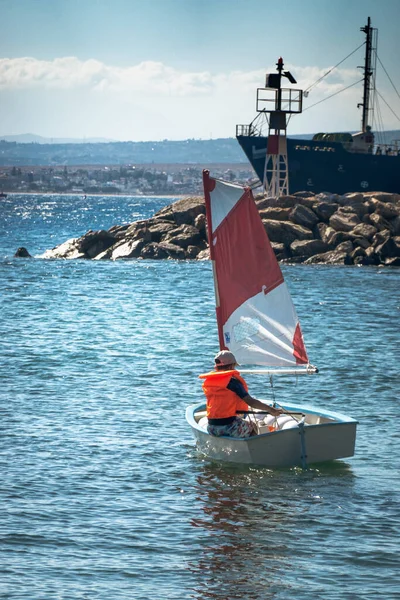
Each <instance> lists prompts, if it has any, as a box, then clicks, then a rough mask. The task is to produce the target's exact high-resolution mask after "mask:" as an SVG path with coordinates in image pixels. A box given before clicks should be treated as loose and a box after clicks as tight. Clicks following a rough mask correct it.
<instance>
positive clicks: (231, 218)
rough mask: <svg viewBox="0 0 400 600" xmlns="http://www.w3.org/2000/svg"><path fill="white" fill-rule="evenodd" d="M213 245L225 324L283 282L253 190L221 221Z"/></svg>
mask: <svg viewBox="0 0 400 600" xmlns="http://www.w3.org/2000/svg"><path fill="white" fill-rule="evenodd" d="M212 245H213V252H212V254H213V256H214V258H215V262H216V271H217V281H218V291H219V300H220V307H219V308H220V311H219V313H220V314H219V317H220V320H221V323H222V324H223V323H226V321H227V320H228V318H229V317H230V315H231V314H232V313H233V312H234V311H235V310H236V309H237V308H239V306H241V305H242V304H243V303H244V302H245V301H246V300H248V299H249V298H252V297H253V296H255V295H256V294H259V293H260V292H261V291H262V290H264V293H265V294H267V293H268V292H270V291H271V290H273V289H274V288H276V287H277V286H278V285H280V284H281V283H283V276H282V272H281V269H280V267H279V264H278V261H277V260H276V257H275V254H274V251H273V249H272V247H271V244H270V241H269V239H268V236H267V234H266V231H265V229H264V226H263V224H262V221H261V219H260V215H259V214H258V209H257V207H256V205H255V203H254V200H253V195H252V193H251V190H249V189H247V190H245V192H244V194H243V195H242V197H241V198H240V200H239V201H238V202H237V203H236V204H235V206H234V207H233V209H232V210H231V211H230V213H228V215H227V216H226V217H225V219H224V220H223V221H222V222H221V223H220V225H219V226H218V228H217V229H216V231H215V232H214V235H213V239H212Z"/></svg>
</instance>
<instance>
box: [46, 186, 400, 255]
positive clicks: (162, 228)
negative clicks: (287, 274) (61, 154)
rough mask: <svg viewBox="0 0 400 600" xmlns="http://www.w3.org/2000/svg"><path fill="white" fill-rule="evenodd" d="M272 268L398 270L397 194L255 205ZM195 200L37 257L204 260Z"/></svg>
mask: <svg viewBox="0 0 400 600" xmlns="http://www.w3.org/2000/svg"><path fill="white" fill-rule="evenodd" d="M256 204H257V207H258V210H259V212H260V216H261V219H262V221H263V224H264V227H265V230H266V232H267V233H268V236H269V238H270V240H271V244H272V247H273V249H274V252H275V254H276V256H277V258H278V260H279V261H281V262H284V263H305V264H318V263H322V264H346V265H387V266H400V194H388V193H384V192H368V193H364V194H361V193H350V194H345V195H343V196H339V195H335V194H329V193H322V194H317V195H314V194H312V193H311V192H297V193H296V194H294V195H292V196H282V197H280V198H277V199H275V198H257V199H256ZM208 257H209V252H208V241H207V233H206V222H205V206H204V200H203V198H199V197H191V198H185V199H182V200H178V201H177V202H174V203H173V204H171V205H169V206H167V207H165V208H163V209H162V210H160V211H159V212H158V213H156V214H155V215H154V216H153V217H151V218H150V219H147V220H144V221H137V222H135V223H131V224H127V225H115V226H113V227H111V229H109V230H107V231H105V230H103V231H88V232H87V233H86V234H85V235H83V236H82V237H80V238H74V239H71V240H68V241H67V242H64V243H63V244H61V245H60V246H57V247H56V248H53V249H52V250H47V251H46V252H45V254H44V255H43V258H66V259H75V258H85V259H94V260H102V259H111V260H118V259H128V258H142V259H166V258H173V259H197V260H201V259H207V258H208Z"/></svg>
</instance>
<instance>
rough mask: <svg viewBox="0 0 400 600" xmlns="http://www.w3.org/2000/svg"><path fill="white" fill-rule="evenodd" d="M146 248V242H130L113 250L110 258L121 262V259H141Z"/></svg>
mask: <svg viewBox="0 0 400 600" xmlns="http://www.w3.org/2000/svg"><path fill="white" fill-rule="evenodd" d="M144 247H145V242H144V241H143V240H140V239H139V240H128V241H126V242H124V243H123V244H120V245H119V246H117V247H116V248H114V249H112V252H111V256H110V258H111V259H112V260H119V259H121V258H139V256H141V252H142V250H143V248H144ZM96 258H97V257H96Z"/></svg>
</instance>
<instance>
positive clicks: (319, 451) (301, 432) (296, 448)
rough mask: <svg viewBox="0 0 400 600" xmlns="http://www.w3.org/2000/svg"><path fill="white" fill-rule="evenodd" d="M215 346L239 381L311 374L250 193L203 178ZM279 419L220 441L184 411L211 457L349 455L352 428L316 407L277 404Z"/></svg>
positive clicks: (200, 412) (297, 461)
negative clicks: (228, 355)
mask: <svg viewBox="0 0 400 600" xmlns="http://www.w3.org/2000/svg"><path fill="white" fill-rule="evenodd" d="M203 183H204V194H205V203H206V216H207V226H208V239H209V246H210V258H211V260H212V265H213V274H214V284H215V297H216V315H217V325H218V336H219V345H220V349H221V350H226V349H228V350H229V351H230V352H232V353H233V354H234V356H235V357H236V359H237V362H238V363H239V364H240V365H249V366H251V367H252V368H251V369H249V370H248V369H242V368H239V371H240V374H246V373H259V374H260V373H261V374H265V375H268V376H269V377H272V376H275V375H278V374H284V375H295V376H297V375H301V374H304V375H311V374H314V373H316V372H317V371H318V370H317V368H316V367H314V366H312V365H311V364H310V362H309V360H308V356H307V351H306V348H305V345H304V341H303V335H302V331H301V327H300V323H299V320H298V317H297V314H296V310H295V308H294V305H293V302H292V299H291V296H290V293H289V290H288V288H287V286H286V283H285V281H284V278H283V275H282V272H281V269H280V267H279V264H278V261H277V260H276V257H275V254H274V252H273V249H272V247H271V244H270V241H269V239H268V236H267V234H266V232H265V229H264V226H263V224H262V221H261V218H260V216H259V213H258V210H257V207H256V205H255V202H254V199H253V194H252V192H251V190H250V189H249V188H247V189H244V188H243V187H241V186H238V185H234V184H231V183H227V182H223V181H220V180H216V179H214V178H212V177H210V175H209V172H208V171H204V172H203ZM282 408H283V411H284V414H282V415H281V416H278V417H272V416H271V415H267V414H266V413H264V412H263V411H259V410H254V411H250V414H248V415H247V416H246V419H251V420H253V421H254V428H255V431H256V433H257V435H254V436H252V437H250V438H246V439H243V438H232V437H225V436H221V437H217V436H214V435H211V434H209V432H208V431H207V425H208V421H207V416H206V405H205V404H204V402H203V403H199V404H196V405H193V406H190V407H188V408H187V410H186V419H187V421H188V423H189V425H190V426H191V428H192V431H193V434H194V436H195V438H196V441H197V445H198V447H199V449H200V451H201V452H202V453H204V454H205V455H206V456H208V457H209V458H213V459H217V460H223V461H229V462H237V463H244V464H258V465H264V466H269V467H288V466H295V465H300V466H302V467H303V468H305V467H306V466H307V465H309V464H312V463H318V462H324V461H327V460H333V459H337V458H345V457H348V456H352V455H353V454H354V447H355V438H356V426H357V422H356V421H355V420H354V419H352V418H350V417H347V416H345V415H341V414H338V413H335V412H331V411H326V410H318V409H315V408H313V407H309V406H308V407H305V406H299V405H296V406H293V405H285V404H283V405H282Z"/></svg>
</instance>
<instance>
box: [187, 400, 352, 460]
mask: <svg viewBox="0 0 400 600" xmlns="http://www.w3.org/2000/svg"><path fill="white" fill-rule="evenodd" d="M283 408H284V409H285V410H287V411H293V412H299V411H300V412H302V413H303V414H305V424H304V425H303V424H301V423H300V424H299V425H298V426H296V427H294V428H292V429H284V430H281V431H274V432H268V433H263V434H261V435H257V436H254V437H251V438H248V439H239V438H229V437H216V436H213V435H210V434H209V433H208V432H207V430H206V427H205V426H204V425H203V426H201V425H200V424H199V420H200V418H201V417H202V416H204V414H205V404H196V405H192V406H189V407H188V408H187V410H186V419H187V421H188V423H189V425H190V426H191V428H192V431H193V434H194V436H195V439H196V442H197V447H198V449H199V451H200V452H201V453H202V454H204V455H205V456H207V457H208V458H210V459H213V460H218V461H224V462H230V463H238V464H245V465H260V466H265V467H270V468H283V467H294V466H300V467H303V468H305V467H307V466H308V465H311V464H315V463H320V462H326V461H330V460H335V459H339V458H348V457H350V456H353V455H354V449H355V440H356V427H357V421H356V420H354V419H352V418H351V417H347V416H345V415H342V414H339V413H335V412H332V411H318V410H316V409H314V408H313V407H308V406H293V405H290V406H289V405H284V406H283ZM203 422H204V418H203Z"/></svg>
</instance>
